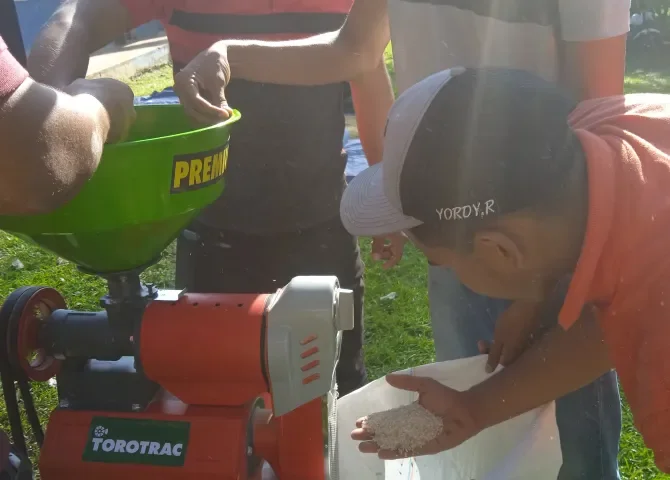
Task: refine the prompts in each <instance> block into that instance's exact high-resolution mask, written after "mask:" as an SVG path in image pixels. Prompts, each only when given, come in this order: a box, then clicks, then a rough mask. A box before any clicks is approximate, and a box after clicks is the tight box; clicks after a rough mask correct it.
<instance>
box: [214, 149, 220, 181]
mask: <svg viewBox="0 0 670 480" xmlns="http://www.w3.org/2000/svg"><path fill="white" fill-rule="evenodd" d="M220 169H221V154H220V153H217V154H216V155H214V160H213V161H212V178H218V176H219V171H220Z"/></svg>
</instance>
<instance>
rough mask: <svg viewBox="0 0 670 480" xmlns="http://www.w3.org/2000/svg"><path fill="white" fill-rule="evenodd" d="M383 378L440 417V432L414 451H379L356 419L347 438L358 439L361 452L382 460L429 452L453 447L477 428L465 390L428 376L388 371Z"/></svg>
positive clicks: (372, 438) (360, 420) (431, 453)
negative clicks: (411, 395) (349, 436)
mask: <svg viewBox="0 0 670 480" xmlns="http://www.w3.org/2000/svg"><path fill="white" fill-rule="evenodd" d="M386 381H387V382H388V383H389V384H390V385H391V386H393V387H395V388H399V389H402V390H407V391H411V392H417V393H418V394H419V404H420V405H421V406H423V408H425V409H426V410H428V411H430V412H432V413H433V415H436V416H437V417H439V418H441V419H442V425H443V428H442V433H441V434H440V435H439V436H438V437H437V438H435V439H433V440H431V441H430V442H428V443H427V444H426V445H424V446H423V447H421V448H420V449H418V450H417V451H413V452H398V451H393V450H381V449H380V448H379V446H378V445H377V444H376V443H375V441H374V437H373V435H371V434H370V433H369V432H368V431H366V430H365V429H364V428H363V419H362V418H361V419H359V420H358V421H357V422H356V427H357V428H356V429H355V430H354V431H353V432H351V438H352V439H353V440H356V441H360V442H361V443H360V445H359V446H358V449H359V450H360V451H361V452H362V453H372V454H377V455H378V456H379V458H381V459H384V460H394V459H398V458H406V457H416V456H420V455H433V454H436V453H439V452H442V451H444V450H449V449H451V448H454V447H457V446H458V445H460V444H461V443H463V442H465V441H466V440H468V439H469V438H471V437H473V436H475V435H476V434H478V433H479V432H480V431H481V429H480V428H479V427H478V426H477V423H476V422H475V420H474V417H473V415H472V413H471V412H470V408H471V402H469V401H468V399H467V393H466V392H459V391H457V390H453V389H451V388H449V387H446V386H444V385H442V384H441V383H440V382H438V381H436V380H434V379H432V378H428V377H415V376H413V375H397V374H392V375H387V376H386Z"/></svg>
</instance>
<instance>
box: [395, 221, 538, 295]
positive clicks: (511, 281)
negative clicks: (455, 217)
mask: <svg viewBox="0 0 670 480" xmlns="http://www.w3.org/2000/svg"><path fill="white" fill-rule="evenodd" d="M405 234H406V235H407V237H408V238H409V239H410V240H411V241H412V243H413V244H414V245H415V246H416V247H417V248H418V249H419V250H421V251H422V252H423V253H424V255H426V258H427V259H428V261H429V262H430V263H431V264H432V265H435V266H440V267H444V268H450V269H451V270H453V271H454V273H455V274H456V276H457V277H458V279H459V280H460V281H461V283H463V284H464V285H465V286H466V287H468V288H469V289H470V290H472V291H474V292H476V293H479V294H480V295H485V296H488V297H493V298H502V299H510V300H519V299H525V300H538V299H542V298H543V295H544V291H545V289H544V286H543V285H544V282H543V281H542V279H541V278H540V276H539V275H538V274H537V271H534V270H532V269H531V270H528V269H524V268H522V267H521V265H523V259H522V258H520V255H521V253H520V252H519V251H518V250H516V249H515V248H513V247H510V248H507V249H506V248H505V245H500V244H499V242H496V239H495V238H490V239H487V238H479V239H476V240H475V245H474V247H473V249H472V250H471V251H470V252H468V253H463V252H457V251H454V250H451V249H449V248H444V247H429V246H426V245H424V244H422V243H421V242H420V241H418V240H417V239H416V238H415V237H413V236H412V234H411V233H410V232H405ZM502 243H504V242H502Z"/></svg>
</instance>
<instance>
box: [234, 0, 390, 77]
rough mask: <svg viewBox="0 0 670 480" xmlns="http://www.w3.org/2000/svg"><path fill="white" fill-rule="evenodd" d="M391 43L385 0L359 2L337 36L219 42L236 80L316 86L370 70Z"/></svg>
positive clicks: (356, 2) (356, 75) (363, 0)
mask: <svg viewBox="0 0 670 480" xmlns="http://www.w3.org/2000/svg"><path fill="white" fill-rule="evenodd" d="M389 41H390V32H389V25H388V17H387V11H386V0H357V1H355V2H354V6H353V7H352V9H351V12H350V13H349V16H348V17H347V20H346V22H345V23H344V25H343V26H342V28H341V29H340V30H338V31H337V32H331V33H326V34H323V35H317V36H314V37H309V38H306V39H302V40H294V41H285V42H261V41H253V40H250V41H244V40H242V41H224V42H222V43H223V44H224V45H225V46H226V49H227V53H228V59H229V62H230V67H231V70H232V75H233V76H234V77H236V78H244V79H246V80H251V81H257V82H268V83H279V84H289V85H316V84H325V83H335V82H342V81H349V80H351V79H353V78H356V77H358V76H359V75H361V74H362V73H363V72H365V71H368V70H372V69H373V68H375V67H376V66H377V62H378V61H379V59H380V58H381V56H382V54H383V53H384V49H385V48H386V45H388V43H389Z"/></svg>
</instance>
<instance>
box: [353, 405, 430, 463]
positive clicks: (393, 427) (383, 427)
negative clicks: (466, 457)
mask: <svg viewBox="0 0 670 480" xmlns="http://www.w3.org/2000/svg"><path fill="white" fill-rule="evenodd" d="M362 426H363V428H364V429H365V430H367V431H368V432H369V433H370V434H372V436H373V438H374V441H375V443H377V445H379V448H381V449H382V450H397V451H399V452H400V453H402V454H403V455H410V454H412V452H415V451H416V450H417V449H419V448H421V447H423V446H424V445H425V444H427V443H428V442H430V441H431V440H433V439H434V438H436V437H437V436H439V435H440V434H441V433H442V420H441V419H440V418H439V417H436V416H435V415H433V414H432V413H431V412H429V411H428V410H426V409H425V408H423V407H422V406H421V405H419V404H418V403H411V404H409V405H406V406H404V407H398V408H394V409H392V410H387V411H385V412H378V413H373V414H371V415H368V416H367V417H365V418H364V419H363V425H362Z"/></svg>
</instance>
